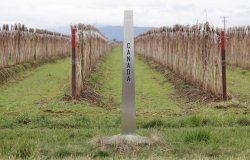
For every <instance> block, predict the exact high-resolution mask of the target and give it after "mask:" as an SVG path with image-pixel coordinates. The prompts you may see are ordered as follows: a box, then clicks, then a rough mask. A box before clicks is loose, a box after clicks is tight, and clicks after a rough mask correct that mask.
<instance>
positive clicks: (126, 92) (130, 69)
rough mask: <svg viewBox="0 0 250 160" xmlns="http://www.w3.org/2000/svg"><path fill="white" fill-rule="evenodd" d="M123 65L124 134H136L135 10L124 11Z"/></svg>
mask: <svg viewBox="0 0 250 160" xmlns="http://www.w3.org/2000/svg"><path fill="white" fill-rule="evenodd" d="M123 33H124V39H123V66H122V134H135V128H136V125H135V116H136V112H135V77H134V29H133V11H132V10H126V11H124V31H123Z"/></svg>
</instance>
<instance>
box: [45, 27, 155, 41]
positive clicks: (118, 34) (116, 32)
mask: <svg viewBox="0 0 250 160" xmlns="http://www.w3.org/2000/svg"><path fill="white" fill-rule="evenodd" d="M97 28H98V29H99V30H100V31H101V32H102V33H103V34H104V35H105V36H106V37H107V38H108V39H110V40H113V39H116V40H118V41H122V40H123V27H122V26H100V27H97ZM151 28H152V27H134V36H135V37H136V36H138V35H139V34H141V33H143V32H146V31H148V30H149V29H151ZM48 30H50V31H55V32H59V33H63V34H68V35H69V34H70V29H69V27H68V26H63V27H57V28H50V29H48Z"/></svg>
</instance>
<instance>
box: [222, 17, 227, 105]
mask: <svg viewBox="0 0 250 160" xmlns="http://www.w3.org/2000/svg"><path fill="white" fill-rule="evenodd" d="M223 25H224V29H223V31H221V63H222V98H223V100H224V101H226V100H227V81H226V79H227V78H226V77H227V76H226V49H225V35H226V33H225V32H226V17H225V16H223Z"/></svg>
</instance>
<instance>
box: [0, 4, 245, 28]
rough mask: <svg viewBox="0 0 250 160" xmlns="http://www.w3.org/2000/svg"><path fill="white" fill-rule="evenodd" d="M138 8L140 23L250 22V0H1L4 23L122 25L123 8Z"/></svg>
mask: <svg viewBox="0 0 250 160" xmlns="http://www.w3.org/2000/svg"><path fill="white" fill-rule="evenodd" d="M125 9H132V10H134V18H135V19H134V23H135V25H136V26H150V27H158V26H163V25H173V24H176V23H178V24H195V23H197V22H199V23H200V22H204V21H206V20H208V21H209V22H210V23H211V24H213V25H215V26H218V27H221V26H222V22H221V16H224V15H225V16H228V26H233V25H250V1H249V0H0V24H3V23H9V24H10V23H16V22H21V23H24V24H26V25H28V26H29V27H39V28H53V27H60V26H66V25H69V24H71V23H77V22H83V23H88V24H94V25H122V24H123V10H125Z"/></svg>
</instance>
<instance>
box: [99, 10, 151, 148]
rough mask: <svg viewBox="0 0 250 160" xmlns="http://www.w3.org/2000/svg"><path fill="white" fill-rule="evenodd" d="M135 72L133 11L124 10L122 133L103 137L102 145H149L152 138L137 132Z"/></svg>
mask: <svg viewBox="0 0 250 160" xmlns="http://www.w3.org/2000/svg"><path fill="white" fill-rule="evenodd" d="M134 75H135V72H134V30H133V11H132V10H126V11H124V39H123V65H122V109H121V114H122V133H121V134H118V135H114V136H110V137H104V138H101V142H102V145H104V146H105V145H112V144H116V145H118V144H121V143H122V144H127V145H130V144H131V145H138V144H144V145H149V144H150V143H151V140H150V139H149V138H147V137H143V136H139V135H137V134H136V132H135V128H136V125H135V117H136V112H135V77H134Z"/></svg>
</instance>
